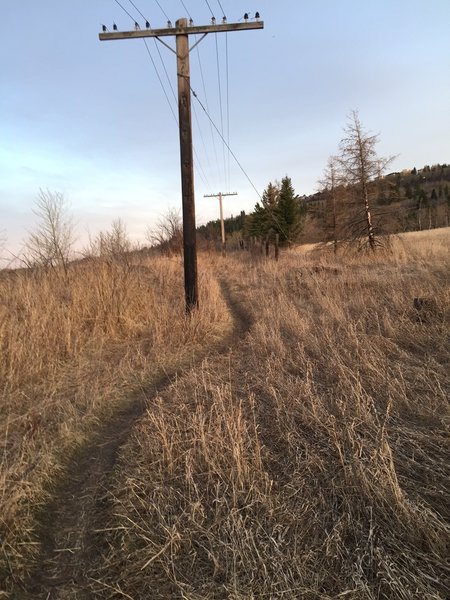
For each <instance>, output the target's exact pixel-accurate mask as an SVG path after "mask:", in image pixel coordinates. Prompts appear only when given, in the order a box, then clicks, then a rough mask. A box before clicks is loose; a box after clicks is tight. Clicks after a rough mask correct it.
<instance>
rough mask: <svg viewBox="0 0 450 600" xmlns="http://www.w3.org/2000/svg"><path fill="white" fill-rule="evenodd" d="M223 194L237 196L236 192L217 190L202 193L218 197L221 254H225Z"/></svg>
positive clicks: (205, 195) (210, 196)
mask: <svg viewBox="0 0 450 600" xmlns="http://www.w3.org/2000/svg"><path fill="white" fill-rule="evenodd" d="M223 196H237V192H227V193H223V192H219V193H218V194H204V195H203V197H204V198H219V211H220V236H221V240H222V256H225V244H226V240H225V223H224V220H223V206H222V198H223Z"/></svg>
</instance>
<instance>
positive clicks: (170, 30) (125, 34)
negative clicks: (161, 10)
mask: <svg viewBox="0 0 450 600" xmlns="http://www.w3.org/2000/svg"><path fill="white" fill-rule="evenodd" d="M246 29H264V21H254V22H252V23H223V24H218V25H199V26H197V25H188V26H183V25H178V26H177V27H167V28H164V29H137V30H132V31H106V32H103V33H99V34H98V37H99V40H100V41H101V42H106V41H108V40H129V39H133V38H146V37H164V36H171V35H175V36H176V35H196V34H202V33H204V34H207V33H222V32H224V31H243V30H246Z"/></svg>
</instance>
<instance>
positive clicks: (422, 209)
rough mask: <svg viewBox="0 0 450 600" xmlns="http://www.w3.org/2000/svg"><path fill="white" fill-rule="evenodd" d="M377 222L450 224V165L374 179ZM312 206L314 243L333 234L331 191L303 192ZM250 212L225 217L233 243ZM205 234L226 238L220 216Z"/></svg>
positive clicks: (401, 226) (306, 231)
mask: <svg viewBox="0 0 450 600" xmlns="http://www.w3.org/2000/svg"><path fill="white" fill-rule="evenodd" d="M372 186H373V187H372V191H373V192H374V193H373V196H374V201H373V206H372V208H373V213H374V219H375V224H376V226H377V227H378V228H379V230H380V231H383V232H385V233H400V232H404V231H421V230H424V229H435V228H437V227H448V226H449V225H450V165H447V164H442V165H441V164H438V165H432V166H428V165H426V166H424V167H423V168H422V169H416V168H415V167H414V168H413V169H411V170H409V169H404V170H403V171H401V172H393V173H389V174H388V175H385V176H384V177H380V178H379V179H377V180H375V181H373V182H372ZM351 195H352V190H351V188H342V189H341V199H340V204H341V212H342V215H343V216H345V207H346V204H347V203H349V202H351ZM298 202H299V204H301V205H302V206H303V207H306V219H305V223H304V227H303V232H302V235H301V238H300V239H301V242H303V243H313V242H320V241H326V240H327V238H328V235H329V234H328V231H327V222H328V213H329V208H328V206H327V195H326V193H325V192H317V193H315V194H311V195H303V196H298ZM249 217H250V215H246V213H245V212H244V211H241V212H240V214H239V215H238V216H236V217H230V218H227V219H225V220H224V224H225V233H226V236H227V239H228V241H229V243H231V244H232V243H233V241H234V242H236V243H238V240H240V239H245V238H246V237H247V232H246V223H247V222H248V219H249ZM197 231H198V233H199V237H200V239H202V240H204V241H206V242H215V241H219V240H220V221H219V220H215V221H210V222H209V223H207V224H206V225H202V226H201V227H199V228H198V230H197Z"/></svg>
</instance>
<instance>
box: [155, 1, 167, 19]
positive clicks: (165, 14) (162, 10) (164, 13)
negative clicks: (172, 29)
mask: <svg viewBox="0 0 450 600" xmlns="http://www.w3.org/2000/svg"><path fill="white" fill-rule="evenodd" d="M155 2H156V4H157V5H158V6H159V8H160V9H161V12H162V13H163V15H164V16H165V17H166V19H167V20H168V21H170V19H169V15H168V14H167V13H166V11H165V10H164V9H163V7H162V6H161V4H160V3H159V2H158V0H155Z"/></svg>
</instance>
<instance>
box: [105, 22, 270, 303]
mask: <svg viewBox="0 0 450 600" xmlns="http://www.w3.org/2000/svg"><path fill="white" fill-rule="evenodd" d="M263 28H264V22H263V21H259V19H257V20H255V21H248V20H246V21H245V22H244V23H227V22H226V19H225V18H224V19H223V21H222V23H219V24H216V23H215V19H213V21H212V24H211V25H201V26H194V25H192V24H191V25H190V24H188V20H187V19H185V18H182V19H178V21H177V22H176V23H175V27H171V26H170V27H167V28H166V29H139V28H137V29H136V28H135V29H134V30H133V31H108V32H103V33H100V34H99V39H100V41H108V40H127V39H134V38H146V37H153V38H156V39H157V40H158V41H159V42H161V44H163V45H164V46H166V48H169V50H171V51H172V52H174V53H175V54H176V57H177V78H178V114H179V128H180V162H181V189H182V197H183V246H184V292H185V299H186V311H187V312H191V310H192V309H193V308H196V307H198V285H197V245H196V228H195V197H194V163H193V158H192V154H193V151H192V119H191V84H190V67H189V52H190V51H191V50H192V49H193V48H195V46H197V44H199V43H200V42H201V41H202V40H203V39H204V37H205V36H206V35H208V33H223V32H225V31H242V30H248V29H263ZM190 35H201V37H200V39H199V40H197V41H196V42H195V44H193V45H192V46H191V47H190V48H189V36H190ZM168 36H175V38H176V49H175V50H174V49H173V48H172V47H171V46H169V44H167V43H166V42H164V41H163V40H161V39H160V38H162V37H168Z"/></svg>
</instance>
